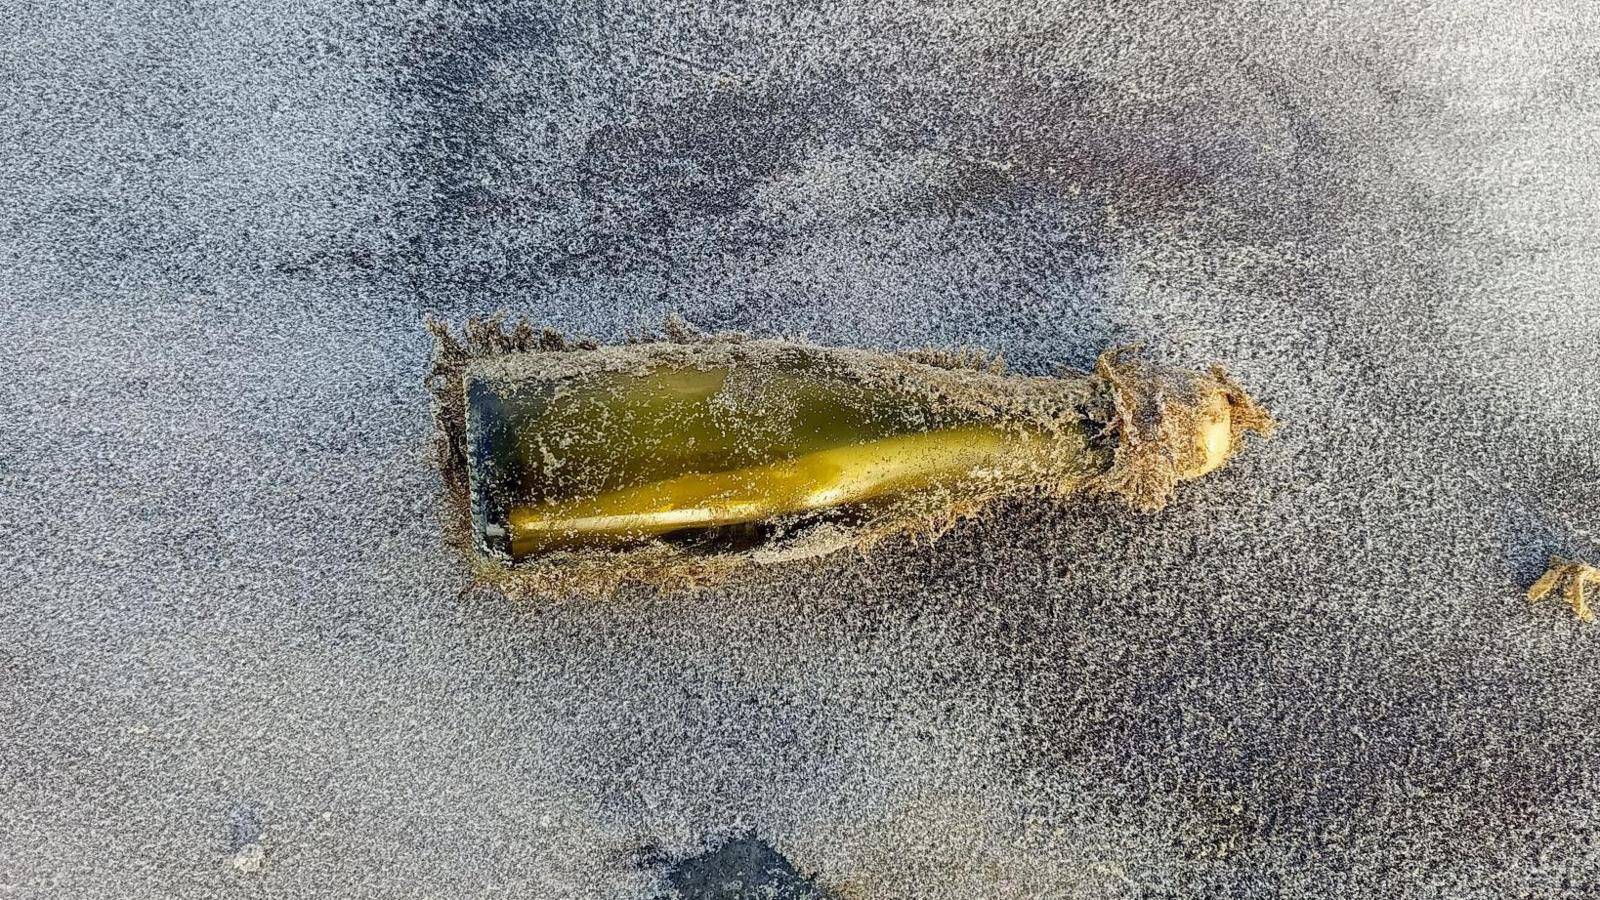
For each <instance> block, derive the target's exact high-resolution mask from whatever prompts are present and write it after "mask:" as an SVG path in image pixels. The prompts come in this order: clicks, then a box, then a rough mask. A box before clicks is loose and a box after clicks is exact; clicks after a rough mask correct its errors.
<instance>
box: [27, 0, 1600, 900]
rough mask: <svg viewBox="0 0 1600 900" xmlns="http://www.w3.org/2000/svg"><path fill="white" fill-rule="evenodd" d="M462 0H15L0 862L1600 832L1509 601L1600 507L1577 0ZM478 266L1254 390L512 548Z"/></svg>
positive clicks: (613, 892)
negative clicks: (676, 517)
mask: <svg viewBox="0 0 1600 900" xmlns="http://www.w3.org/2000/svg"><path fill="white" fill-rule="evenodd" d="M496 8H497V9H498V10H499V11H498V12H494V13H485V12H481V11H480V12H467V11H464V10H463V9H462V8H458V6H457V5H456V4H453V3H443V2H420V0H401V2H396V3H392V4H384V5H381V7H380V6H379V5H377V4H337V3H327V4H289V3H279V2H270V0H268V2H262V3H260V4H256V5H251V6H228V7H224V8H213V7H210V6H196V5H190V4H170V5H161V6H156V7H154V8H150V7H149V6H148V5H147V4H143V3H132V2H128V3H117V2H109V0H108V2H103V3H96V4H49V5H46V4H35V3H24V4H23V6H22V7H21V8H19V9H14V10H12V11H11V13H12V14H11V15H10V16H8V21H9V25H8V27H6V28H4V29H0V111H3V113H4V118H3V122H4V125H3V126H0V165H3V167H4V171H5V173H6V177H5V178H4V179H0V290H3V291H4V296H5V297H6V302H5V304H4V306H3V307H0V308H3V310H4V318H3V319H0V323H3V325H4V333H5V335H6V339H5V340H3V341H0V376H3V377H0V435H3V436H4V438H3V439H0V561H3V563H4V570H5V573H6V578H5V581H4V582H3V586H0V894H4V895H6V896H19V897H29V898H32V897H46V898H55V897H62V898H68V897H70V898H98V897H178V898H183V897H196V898H199V897H207V898H209V897H218V896H259V897H308V896H327V897H341V898H351V897H417V898H422V897H440V898H445V897H448V898H455V897H494V896H508V897H510V896H514V897H537V898H646V897H653V896H655V895H657V894H658V893H660V892H661V891H665V890H669V889H672V888H674V887H677V888H680V889H682V891H691V892H693V891H699V892H700V893H699V895H700V896H716V894H715V893H707V891H708V890H709V888H704V885H705V884H707V883H709V882H708V880H707V879H705V878H700V877H699V876H694V877H691V876H689V875H684V874H683V872H684V871H685V870H684V869H682V868H681V867H680V868H679V869H678V870H676V872H677V874H674V870H673V868H672V867H673V865H674V863H673V861H674V860H677V859H680V858H682V857H684V856H686V855H689V854H692V853H695V852H697V851H699V850H701V849H703V848H706V847H708V846H713V845H715V844H716V843H717V842H718V841H719V840H721V837H720V836H728V835H735V834H737V835H754V836H755V837H754V838H749V839H745V838H739V839H738V840H737V841H736V842H735V844H734V846H736V847H739V848H745V849H744V850H741V852H745V850H748V848H750V847H753V846H756V845H755V844H753V843H752V841H755V840H757V839H759V841H761V842H764V846H766V847H769V848H772V850H773V851H775V852H776V853H781V854H782V856H783V858H786V859H787V860H788V861H789V864H790V865H792V867H793V869H794V872H795V873H796V877H797V878H810V879H813V880H812V882H811V883H812V884H813V885H815V886H816V889H817V890H819V891H826V892H828V893H830V894H832V895H834V896H839V897H871V898H879V897H886V898H901V897H904V898H928V900H933V898H947V897H948V898H989V897H993V898H1017V897H1163V896H1198V895H1206V896H1230V897H1268V896H1296V897H1351V896H1399V897H1484V898H1490V897H1503V896H1523V895H1526V896H1574V897H1576V896H1584V895H1589V894H1593V893H1595V892H1596V891H1600V884H1597V883H1596V876H1595V875H1594V874H1593V873H1595V872H1596V871H1600V849H1597V847H1600V845H1597V843H1596V841H1597V836H1600V800H1597V799H1596V797H1597V796H1600V795H1597V793H1596V790H1595V789H1596V787H1597V782H1600V775H1597V769H1596V763H1595V760H1596V759H1600V729H1597V728H1596V724H1597V722H1600V687H1597V681H1600V678H1597V677H1596V672H1597V671H1600V666H1597V663H1600V629H1597V628H1595V627H1583V626H1582V625H1580V624H1579V623H1577V622H1575V621H1574V620H1573V618H1572V616H1571V615H1570V614H1569V613H1567V612H1566V611H1565V610H1563V609H1562V608H1561V607H1560V606H1559V604H1554V603H1550V604H1545V605H1542V606H1539V607H1533V608H1529V607H1528V606H1527V605H1526V604H1525V603H1524V602H1523V601H1522V599H1521V597H1520V592H1521V590H1522V589H1523V588H1524V587H1526V585H1527V584H1528V583H1530V582H1531V581H1532V580H1533V579H1534V578H1535V577H1536V576H1537V575H1538V574H1539V572H1540V571H1541V570H1542V569H1543V566H1544V562H1545V560H1546V558H1547V557H1548V556H1549V555H1550V554H1552V553H1559V554H1562V555H1566V556H1576V557H1587V558H1589V559H1590V560H1592V561H1593V560H1596V559H1597V557H1600V475H1597V473H1600V456H1597V455H1600V449H1597V448H1600V377H1596V374H1597V373H1600V299H1597V298H1600V283H1597V282H1600V277H1597V275H1596V272H1600V265H1596V263H1597V262H1600V259H1597V248H1600V216H1597V214H1596V213H1597V211H1600V187H1597V185H1600V178H1597V176H1600V158H1597V156H1596V153H1595V150H1594V147H1595V146H1596V139H1597V137H1600V127H1597V124H1596V123H1597V122H1600V117H1597V113H1600V96H1597V90H1600V88H1597V85H1600V77H1597V76H1600V68H1597V66H1600V63H1597V60H1600V55H1597V54H1596V47H1597V46H1600V15H1597V13H1596V11H1595V10H1594V9H1593V8H1591V6H1590V5H1588V4H1584V3H1581V2H1565V3H1560V2H1558V3H1549V4H1543V5H1541V6H1539V7H1537V8H1534V7H1533V6H1530V5H1525V4H1517V3H1509V2H1508V3H1494V2H1489V0H1458V2H1446V3H1427V4H1425V3H1398V4H1397V3H1377V2H1363V3H1356V4H1348V5H1345V6H1344V7H1342V8H1340V9H1337V10H1335V9H1331V8H1329V7H1327V6H1326V5H1323V4H1310V3H1307V4H1302V5H1299V6H1293V7H1292V8H1291V7H1290V6H1283V7H1280V8H1278V9H1277V10H1275V11H1274V12H1272V13H1270V14H1268V13H1265V12H1252V13H1245V12H1240V11H1238V10H1236V9H1235V5H1234V4H1220V3H1218V4H1214V5H1211V4H1204V3H1201V4H1188V5H1181V6H1179V5H1173V6H1157V5H1155V4H1134V3H1118V2H1112V3H1107V4H1097V5H1090V6H1062V5H1059V4H1026V3H1020V2H1018V3H1012V2H996V3H989V2H984V3H979V4H974V5H955V6H943V7H928V6H926V5H923V4H912V3H899V2H875V3H859V4H850V3H847V4H843V5H837V6H831V7H826V8H798V7H794V6H792V5H790V4H765V3H758V4H752V5H748V6H742V7H737V8H733V7H729V8H725V9H722V10H720V11H717V12H711V11H709V10H710V7H709V6H707V7H704V8H701V7H696V6H693V5H687V4H677V3H672V2H667V3H662V2H652V3H648V4H643V3H641V4H625V5H617V4H602V5H598V6H597V5H591V4H584V5H568V4H538V5H536V4H532V3H506V4H499V5H497V6H496ZM501 307H506V308H509V309H510V310H512V311H513V312H514V313H519V314H526V315H530V316H532V317H534V318H535V319H537V320H540V321H542V322H545V323H547V324H549V325H550V326H552V327H554V328H557V329H560V330H562V331H565V332H573V333H580V334H587V335H589V336H592V337H594V338H596V339H599V340H603V341H610V340H618V339H621V338H623V337H624V336H625V335H626V333H628V332H629V331H637V330H641V329H644V328H648V327H652V326H654V325H655V324H657V323H659V322H660V321H661V320H662V317H663V316H664V315H666V314H667V313H668V312H676V313H678V314H681V315H682V316H683V317H684V318H685V319H687V320H688V321H690V322H692V323H694V324H696V325H699V326H702V327H705V328H713V329H715V328H742V329H748V330H751V331H754V332H756V333H758V334H764V335H772V336H786V337H797V338H807V339H811V340H816V341H821V342H825V343H839V344H851V345H858V346H865V347H872V348H878V349H905V348H911V347H920V346H925V345H934V346H959V345H973V346H978V347H982V348H985V349H988V350H992V351H1000V352H1003V353H1004V354H1005V356H1006V358H1007V359H1008V360H1009V362H1010V363H1011V366H1012V368H1013V369H1014V370H1018V371H1023V372H1033V373H1044V372H1048V371H1050V370H1051V369H1052V367H1053V366H1055V365H1058V364H1065V365H1070V366H1074V367H1078V368H1083V367H1086V366H1087V365H1088V364H1090V363H1091V362H1092V360H1093V358H1094V354H1095V353H1096V352H1098V351H1099V350H1100V349H1101V348H1103V347H1104V346H1106V345H1108V344H1113V343H1121V342H1141V343H1143V344H1145V345H1146V346H1147V347H1148V348H1149V350H1150V352H1152V353H1153V354H1154V355H1156V356H1157V357H1158V358H1161V359H1164V360H1168V361H1170V362H1173V363H1176V364H1186V365H1203V364H1206V363H1209V362H1212V361H1220V362H1222V363H1224V364H1226V365H1227V366H1228V368H1229V370H1230V371H1231V372H1233V373H1234V374H1235V375H1236V376H1237V377H1238V379H1239V380H1240V381H1241V382H1242V383H1243V384H1245V385H1246V386H1248V387H1249V388H1250V389H1251V390H1252V391H1253V392H1254V393H1256V394H1257V395H1258V396H1259V397H1261V399H1262V400H1263V401H1264V402H1266V403H1267V404H1268V405H1269V406H1270V407H1271V408H1272V409H1273V411H1274V412H1275V413H1276V414H1277V415H1278V416H1279V417H1280V418H1281V420H1282V424H1283V428H1282V430H1281V432H1280V434H1279V436H1278V437H1276V438H1275V439H1274V440H1273V441H1272V442H1270V443H1268V444H1265V445H1262V446H1259V447H1254V448H1252V449H1251V451H1250V452H1248V453H1246V454H1244V455H1243V456H1241V457H1240V458H1239V459H1238V460H1237V461H1236V462H1235V463H1234V464H1233V465H1231V466H1230V468H1228V469H1227V470H1225V471H1223V472H1221V473H1218V474H1215V475H1212V476H1210V477H1208V478H1206V479H1204V480H1201V481H1197V482H1195V483H1193V484H1189V485H1186V486H1184V487H1183V488H1182V489H1181V490H1180V493H1179V495H1178V497H1177V498H1176V500H1175V501H1174V502H1173V503H1172V504H1171V505H1169V506H1168V508H1167V509H1165V510H1163V511H1161V512H1159V513H1156V514H1151V515H1143V514H1129V513H1127V512H1124V511H1120V510H1118V509H1117V508H1116V507H1115V506H1114V505H1112V504H1109V503H1106V502H1100V501H1093V500H1086V501H1085V502H1084V503H1082V504H1077V505H1069V506H1066V507H1061V508H1056V507H1052V506H1048V505H1043V504H1015V505H1013V506H1011V507H1009V508H1007V509H1006V510H1005V514H1004V515H1001V516H996V517H994V518H992V519H991V520H988V521H985V522H975V523H968V524H966V525H963V526H961V527H960V528H958V529H956V530H955V531H954V532H952V533H950V534H948V535H947V536H946V537H945V538H944V539H943V540H941V541H939V542H938V543H936V544H934V545H932V546H927V545H925V544H921V545H919V544H912V543H901V544H898V545H892V546H884V547H881V548H879V549H878V550H876V551H875V552H874V553H873V554H872V555H871V556H870V557H868V558H865V559H862V558H860V557H856V556H851V555H836V556H832V557H828V558H826V559H825V560H822V561H817V562H809V563H805V564H797V565H795V566H792V567H787V568H779V569H773V570H770V571H767V572H765V573H764V574H763V575H762V576H761V577H760V578H759V579H753V580H748V581H743V582H739V583H735V584H730V585H727V586H724V587H720V588H717V589H715V590H711V591H708V592H704V593H700V594H695V595H684V594H676V593H668V594H661V593H656V592H652V591H650V590H646V589H638V590H631V591H624V592H622V593H621V594H619V595H618V596H616V597H613V598H610V599H607V600H603V601H602V600H562V601H551V602H543V603H541V602H537V601H518V602H511V601H507V600H506V599H505V598H503V597H499V596H496V595H494V594H493V593H491V592H481V591H478V592H474V591H467V590H464V589H465V588H466V587H467V584H468V575H467V572H466V570H465V567H464V566H463V565H462V563H461V561H460V560H459V559H458V558H457V557H456V556H454V555H453V553H452V551H451V550H450V549H449V548H448V547H446V546H445V545H444V544H443V542H442V540H441V521H440V505H441V501H442V497H443V488H442V486H441V484H440V481H439V479H438V476H437V475H436V473H435V472H434V471H433V470H432V468H431V467H430V463H429V459H428V435H429V429H430V421H429V409H428V398H427V394H426V391H425V389H424V387H423V384H422V378H423V376H424V374H425V372H426V370H427V366H428V354H429V351H430V349H431V339H430V338H429V336H428V335H427V334H426V333H425V331H424V330H423V327H422V320H423V318H424V316H426V315H435V316H439V317H441V318H445V319H451V320H456V321H459V320H461V319H462V318H464V317H466V316H467V315H470V314H482V313H488V312H491V311H493V310H495V309H498V308H501ZM764 852H765V851H761V852H757V851H756V850H748V856H749V858H752V859H761V858H764V857H763V856H762V853H764ZM730 865H731V864H730ZM695 871H701V870H699V869H697V870H695ZM719 871H720V870H719ZM695 885H700V887H695ZM796 890H799V888H796ZM805 890H807V891H810V890H811V888H810V887H807V888H805ZM680 892H681V891H680ZM798 895H802V896H803V895H804V894H798Z"/></svg>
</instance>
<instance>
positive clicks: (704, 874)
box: [640, 832, 834, 900]
mask: <svg viewBox="0 0 1600 900" xmlns="http://www.w3.org/2000/svg"><path fill="white" fill-rule="evenodd" d="M640 861H641V865H643V866H645V867H647V868H656V867H661V868H662V881H663V884H662V890H661V892H660V893H658V894H657V895H656V897H655V900H829V898H832V897H834V895H833V894H831V893H829V892H828V891H825V890H823V889H822V888H821V887H819V886H818V885H817V883H816V880H815V878H814V877H807V876H805V875H802V874H801V873H800V871H799V870H798V869H796V868H795V867H794V864H793V863H792V862H790V861H789V860H788V858H786V857H785V856H784V855H783V854H782V853H779V852H778V851H777V850H776V849H774V848H773V847H772V845H770V844H768V843H767V842H766V841H763V840H762V839H761V838H759V837H757V836H756V835H755V834H753V833H751V832H735V833H733V834H731V835H726V836H722V837H720V838H716V839H714V840H713V841H712V843H711V846H710V847H708V848H707V849H706V850H705V851H703V852H701V853H697V854H695V855H694V856H690V857H687V858H684V859H678V860H673V859H671V858H670V857H666V856H664V855H663V854H661V852H660V851H659V850H656V849H655V848H646V849H645V850H644V851H642V852H641V853H640Z"/></svg>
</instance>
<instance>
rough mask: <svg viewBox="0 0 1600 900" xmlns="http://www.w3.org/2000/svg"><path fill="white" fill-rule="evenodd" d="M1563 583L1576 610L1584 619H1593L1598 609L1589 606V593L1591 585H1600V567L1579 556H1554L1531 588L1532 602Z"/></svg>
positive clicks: (1530, 599)
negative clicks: (1583, 560)
mask: <svg viewBox="0 0 1600 900" xmlns="http://www.w3.org/2000/svg"><path fill="white" fill-rule="evenodd" d="M1563 585H1565V588H1566V589H1565V590H1564V591H1562V593H1561V596H1562V599H1564V600H1566V601H1567V605H1568V606H1570V607H1572V612H1573V613H1574V614H1575V615H1576V616H1577V617H1578V618H1579V620H1581V621H1584V622H1593V621H1594V611H1593V610H1592V609H1590V608H1589V600H1588V597H1587V596H1586V594H1587V588H1588V587H1590V586H1593V587H1595V588H1597V589H1600V568H1596V567H1595V566H1591V565H1589V564H1588V563H1585V562H1580V561H1578V560H1575V559H1564V558H1562V557H1560V556H1552V557H1550V566H1549V568H1547V569H1545V572H1544V574H1543V575H1541V576H1539V580H1538V581H1535V582H1534V583H1533V584H1532V586H1530V587H1529V588H1528V602H1529V603H1538V602H1539V601H1540V600H1543V599H1544V598H1546V597H1548V596H1550V595H1551V594H1553V593H1555V591H1556V589H1557V588H1559V587H1562V586H1563Z"/></svg>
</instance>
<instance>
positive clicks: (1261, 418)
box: [430, 320, 1272, 589]
mask: <svg viewBox="0 0 1600 900" xmlns="http://www.w3.org/2000/svg"><path fill="white" fill-rule="evenodd" d="M430 327H431V328H432V330H433V332H434V334H435V336H436V339H437V341H438V349H437V352H436V355H435V362H434V369H433V372H432V373H431V375H430V386H431V387H432V389H433V392H434V398H435V418H436V421H437V430H438V437H437V442H436V447H437V451H438V457H439V465H440V468H441V471H442V472H443V474H444V477H445V481H446V484H447V485H448V486H449V487H450V496H451V500H452V504H453V506H454V507H455V509H456V511H457V522H458V527H457V533H458V534H459V536H460V537H461V543H462V544H463V545H464V546H470V548H471V550H472V552H473V555H474V557H475V559H476V560H477V561H478V563H479V570H480V572H481V573H482V574H484V576H485V577H486V578H488V579H490V580H494V581H498V582H501V583H503V584H507V585H508V586H515V587H522V588H529V589H542V588H552V587H553V588H560V587H572V588H578V589H605V588H608V587H610V586H614V585H615V584H617V583H620V582H622V581H630V580H636V581H646V582H657V583H663V582H677V583H694V582H698V581H703V580H710V579H714V578H717V577H720V576H721V575H723V574H726V573H727V572H729V571H732V570H734V569H737V568H739V567H741V566H745V565H750V564H758V563H768V562H776V561H781V560H786V559H796V558H803V557H807V556H815V555H818V554H821V553H826V552H830V551H832V550H836V549H839V548H842V547H849V546H856V547H861V546H865V545H867V544H870V543H873V542H875V541H877V540H879V539H881V538H882V537H884V536H887V535H891V534H896V533H905V532H923V533H929V534H937V533H939V532H941V531H942V529H944V528H947V527H949V525H950V524H951V523H952V522H953V521H954V520H956V519H958V518H960V517H962V516H966V515H972V514H975V513H976V512H978V511H979V510H981V509H983V508H984V506H985V505H986V504H988V503H989V502H991V501H992V500H994V499H996V498H999V497H1004V496H1010V495H1017V494H1022V493H1035V494H1044V495H1048V496H1054V497H1065V496H1067V495H1070V494H1071V493H1073V492H1075V491H1078V490H1098V491H1104V492H1108V493H1111V494H1114V495H1116V496H1118V497H1121V498H1123V499H1124V500H1126V501H1127V502H1128V503H1129V504H1130V505H1132V506H1135V507H1137V508H1141V509H1155V508H1159V507H1160V506H1161V505H1163V504H1164V503H1165V502H1166V501H1167V500H1168V498H1170V496H1171V495H1172V493H1173V491H1174V489H1175V488H1176V486H1177V484H1178V483H1179V482H1180V481H1183V480H1186V479H1190V478H1195V477H1199V476H1200V475H1203V474H1205V473H1207V472H1210V471H1212V470H1214V469H1216V468H1217V467H1219V466H1221V465H1222V464H1223V463H1224V462H1226V461H1227V459H1228V458H1229V457H1231V456H1232V455H1233V454H1234V453H1235V452H1237V451H1238V449H1239V447H1240V445H1241V442H1242V439H1243V435H1244V434H1246V433H1247V432H1257V433H1261V434H1266V433H1269V432H1270V430H1271V428H1272V420H1271V418H1270V417H1269V416H1268V415H1267V414H1266V413H1265V411H1263V410H1262V409H1261V407H1260V406H1258V405H1257V404H1256V403H1255V402H1254V401H1253V400H1251V399H1250V397H1249V396H1248V395H1247V394H1246V393H1245V392H1244V391H1243V389H1241V388H1240V387H1239V386H1238V385H1237V384H1236V383H1235V382H1233V381H1232V380H1231V379H1230V378H1228V376H1227V375H1226V373H1224V372H1223V371H1222V370H1221V369H1220V368H1213V369H1212V370H1210V371H1208V372H1204V373H1185V372H1177V371H1173V370H1170V369H1165V368H1161V367H1157V366H1153V365H1151V364H1149V363H1147V362H1144V361H1142V360H1140V359H1138V358H1137V357H1136V356H1135V355H1134V354H1132V353H1131V352H1129V351H1126V350H1114V351H1110V352H1108V353H1106V354H1104V355H1103V356H1102V357H1101V359H1100V361H1099V363H1098V365H1097V366H1096V369H1095V371H1094V372H1092V373H1083V374H1068V375H1063V376H1051V377H1030V376H1007V375H1004V374H1002V371H1003V366H1002V365H1001V364H1000V363H999V362H998V359H997V358H991V357H988V356H985V355H982V354H978V353H975V352H972V351H964V352H961V353H958V354H947V353H930V352H926V351H924V352H919V353H915V354H900V355H889V354H882V353H874V352H870V351H865V350H858V349H851V348H839V347H821V346H815V345H810V344H801V343H792V342H786V341H776V340H754V339H750V338H747V337H744V336H742V335H702V334H698V333H695V332H693V331H692V330H690V329H688V328H687V327H685V326H683V325H682V324H681V323H676V325H675V327H674V328H672V329H669V331H668V335H667V337H666V338H665V339H663V340H648V339H644V340H633V341H630V342H629V343H627V344H625V345H621V346H609V347H601V346H597V345H595V344H593V343H587V342H584V343H575V342H569V341H567V340H565V339H563V338H562V337H561V336H560V335H557V334H555V333H553V332H549V331H544V332H538V331H535V330H534V329H532V328H531V327H529V326H528V325H527V324H526V323H523V324H519V325H517V326H515V327H511V328H508V327H506V326H505V324H504V323H503V322H502V321H500V320H474V321H472V322H469V323H468V325H467V327H466V328H465V329H464V336H463V337H462V338H457V337H456V336H455V335H453V334H452V333H451V332H450V330H449V329H448V328H446V327H444V326H442V325H439V324H437V323H430Z"/></svg>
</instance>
